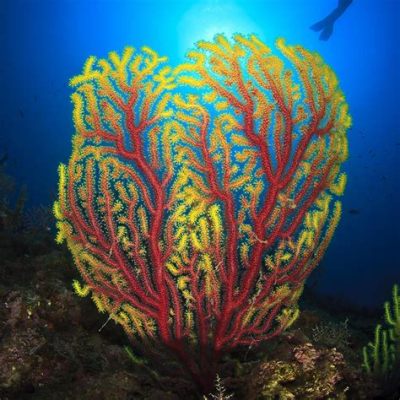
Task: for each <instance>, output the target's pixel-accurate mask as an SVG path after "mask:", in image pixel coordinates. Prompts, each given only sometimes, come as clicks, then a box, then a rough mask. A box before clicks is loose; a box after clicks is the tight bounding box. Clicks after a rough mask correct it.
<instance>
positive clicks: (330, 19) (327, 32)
mask: <svg viewBox="0 0 400 400" xmlns="http://www.w3.org/2000/svg"><path fill="white" fill-rule="evenodd" d="M352 1H353V0H339V2H338V5H337V7H336V8H335V9H334V10H333V11H332V12H331V13H330V14H329V15H328V16H327V17H325V18H324V19H322V20H321V21H318V22H317V23H316V24H314V25H311V26H310V29H312V30H313V31H315V32H318V31H322V32H321V34H320V35H319V39H320V40H328V39H329V38H330V37H331V35H332V32H333V25H334V23H335V21H336V20H337V19H338V18H339V17H340V16H341V15H342V14H343V13H344V12H345V11H346V10H347V7H348V6H349V5H350V4H351V3H352Z"/></svg>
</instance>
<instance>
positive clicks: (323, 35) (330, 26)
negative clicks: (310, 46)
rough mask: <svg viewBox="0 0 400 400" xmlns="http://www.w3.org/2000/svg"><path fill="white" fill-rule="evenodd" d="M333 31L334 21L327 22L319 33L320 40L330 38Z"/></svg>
mask: <svg viewBox="0 0 400 400" xmlns="http://www.w3.org/2000/svg"><path fill="white" fill-rule="evenodd" d="M332 32H333V22H331V23H330V24H326V25H325V27H324V29H323V31H322V32H321V34H320V35H319V40H328V39H329V38H330V37H331V35H332Z"/></svg>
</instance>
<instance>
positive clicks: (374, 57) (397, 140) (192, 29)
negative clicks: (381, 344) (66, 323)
mask: <svg viewBox="0 0 400 400" xmlns="http://www.w3.org/2000/svg"><path fill="white" fill-rule="evenodd" d="M336 5H337V0H324V1H322V0H320V1H317V0H307V1H306V0H303V1H300V0H276V1H268V0H264V1H249V0H237V1H229V0H228V1H219V0H208V1H207V0H204V1H194V0H193V1H189V0H188V1H151V0H150V1H146V0H142V1H134V0H131V1H118V0H115V1H111V0H109V1H104V0H102V1H88V0H81V1H73V0H51V1H50V0H3V1H2V2H1V4H0V46H1V54H2V62H1V63H0V96H1V97H0V104H1V107H0V154H1V153H2V152H4V151H5V152H7V154H8V166H7V171H8V173H9V174H10V175H12V176H14V177H16V179H17V182H18V183H19V184H26V185H27V187H28V192H29V202H30V204H31V205H34V204H48V203H50V202H51V201H52V199H54V194H55V192H56V182H57V165H58V164H59V162H62V161H64V162H65V161H66V160H67V159H68V156H69V154H70V150H71V146H70V143H71V136H72V134H73V126H72V119H71V112H72V105H71V103H70V100H69V96H70V94H71V90H70V88H69V87H68V80H69V78H70V77H72V76H73V75H76V74H77V73H79V72H80V70H81V68H82V65H83V62H84V61H85V60H86V58H87V57H88V56H89V55H96V56H100V57H104V56H106V55H107V53H108V52H109V51H110V50H117V51H121V50H122V49H123V47H124V46H126V45H132V46H134V47H137V48H138V47H141V46H143V45H148V46H150V47H152V48H154V49H155V50H156V51H158V52H159V53H160V54H165V55H168V56H169V59H170V62H171V64H172V65H176V64H177V63H179V62H181V61H182V60H183V57H184V53H185V52H186V50H187V49H188V48H190V47H191V46H192V44H193V43H194V42H195V41H196V40H198V39H211V38H212V37H213V36H214V35H215V34H216V33H219V32H223V33H225V34H226V35H228V36H229V35H231V34H233V33H235V32H240V33H244V34H246V33H256V34H258V35H259V36H260V37H261V39H262V40H264V41H265V42H266V43H268V44H272V43H273V42H274V40H275V39H276V38H277V37H284V38H286V40H287V43H289V44H301V45H303V46H304V47H306V48H308V49H311V50H315V51H317V52H319V53H320V54H321V55H322V57H323V58H324V60H325V61H326V62H327V63H328V64H329V65H331V66H332V68H333V69H334V70H335V72H336V73H337V75H338V77H339V79H340V84H341V87H342V89H343V91H344V93H345V94H346V98H347V101H348V103H349V105H350V112H351V114H352V117H353V127H352V128H351V130H350V131H349V133H348V136H349V143H350V158H349V160H348V161H347V162H346V164H345V166H344V170H345V171H346V172H347V173H348V178H349V179H348V185H347V189H346V193H345V196H344V198H343V205H344V212H343V217H342V220H341V222H340V225H339V227H338V229H337V231H336V234H335V237H334V239H333V241H332V243H331V245H330V247H329V250H328V252H327V254H326V255H325V257H324V259H323V261H322V264H321V265H320V267H319V268H318V269H317V270H316V273H315V274H314V276H313V277H312V279H313V280H314V281H315V282H316V288H317V290H318V291H320V292H321V293H324V294H330V295H332V296H334V297H335V298H338V299H341V300H343V301H349V302H350V303H353V304H357V305H361V306H379V305H380V304H381V303H382V302H383V301H384V300H385V299H386V298H388V297H389V296H390V288H391V287H392V285H393V284H394V283H395V282H400V255H399V254H400V253H399V251H398V249H399V247H400V233H399V232H400V229H399V227H400V211H399V204H400V189H399V184H400V179H399V178H400V176H399V175H400V172H399V170H400V169H399V152H400V118H399V108H398V107H399V106H398V104H399V100H398V95H399V93H400V87H399V74H400V68H399V67H400V66H399V50H398V49H399V39H400V38H399V36H400V35H399V28H398V26H399V12H400V11H399V9H400V2H399V1H388V0H381V1H376V0H354V1H353V3H352V4H351V5H350V6H349V7H348V9H347V10H346V11H345V13H344V14H343V15H342V16H341V17H340V19H339V20H338V21H337V22H336V24H335V27H334V32H333V34H332V37H331V38H330V39H329V40H328V41H321V40H319V39H318V34H317V33H315V32H313V31H312V30H310V29H309V27H310V25H312V24H313V23H315V22H317V21H318V20H320V19H321V18H323V17H324V16H326V15H327V14H329V13H330V12H331V11H332V10H333V9H334V8H335V7H336Z"/></svg>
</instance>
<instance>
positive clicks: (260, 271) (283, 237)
mask: <svg viewBox="0 0 400 400" xmlns="http://www.w3.org/2000/svg"><path fill="white" fill-rule="evenodd" d="M187 57H188V61H187V62H186V63H184V64H182V65H180V66H178V67H177V68H175V69H172V68H171V67H169V66H168V65H167V64H166V61H167V59H166V57H160V56H159V55H158V54H157V53H155V52H154V51H153V50H151V49H149V48H147V47H144V48H142V50H141V51H135V50H134V49H133V48H126V49H125V50H124V52H123V54H122V55H121V56H119V55H118V54H117V53H115V52H111V53H110V54H109V57H108V59H100V60H97V59H96V58H95V57H90V58H89V59H88V60H87V61H86V63H85V66H84V69H83V72H82V74H81V75H78V76H76V77H74V78H72V79H71V82H70V83H71V86H72V87H73V88H75V92H74V93H73V95H72V101H73V103H74V111H73V120H74V125H75V129H76V133H75V136H74V138H73V150H72V155H71V158H70V160H69V163H68V165H63V164H61V165H60V167H59V176H60V180H59V199H58V201H57V202H56V203H55V205H54V213H55V216H56V218H57V220H58V229H59V233H58V236H57V241H58V242H59V243H62V242H63V241H64V240H66V242H67V245H68V247H69V249H70V251H71V252H72V254H73V257H74V260H75V263H76V266H77V268H78V269H79V271H80V273H81V275H82V278H83V281H84V283H83V284H81V283H79V282H78V281H74V288H75V291H76V292H77V294H78V295H81V296H86V295H90V296H91V297H92V299H93V301H94V302H95V304H96V305H97V307H98V309H99V311H100V312H106V313H108V314H109V316H110V318H111V319H113V320H114V321H116V322H117V323H119V324H121V325H122V326H123V328H124V329H125V331H126V332H127V333H128V335H129V337H130V338H131V339H132V341H134V342H135V343H136V344H139V345H140V348H141V349H142V350H143V349H144V350H143V351H145V352H147V353H148V354H151V353H152V352H153V353H155V355H156V357H158V356H159V354H160V353H159V352H158V351H159V347H158V346H159V345H160V344H161V345H162V346H164V348H165V350H167V349H169V350H170V351H171V352H172V353H173V354H175V355H176V356H177V357H178V359H179V360H180V361H181V363H182V364H183V365H184V366H185V367H186V369H187V370H188V371H189V372H190V374H191V375H192V377H193V378H194V379H195V380H196V382H197V383H198V384H199V385H200V386H201V387H202V388H203V389H204V390H206V389H207V390H208V389H209V388H210V387H211V386H212V382H213V381H214V379H215V372H216V365H217V362H218V360H219V359H220V357H221V355H222V354H223V353H224V352H228V351H229V350H231V349H234V348H235V347H237V346H241V345H244V346H250V347H254V346H256V345H257V344H258V343H260V342H262V341H265V340H268V339H270V338H272V337H274V336H276V335H279V334H280V333H281V332H282V331H283V330H285V329H286V328H288V327H289V326H290V325H291V324H292V323H293V322H294V321H295V320H296V318H297V316H298V313H299V311H298V307H297V300H298V298H299V296H300V294H301V291H302V288H303V284H304V282H305V280H306V278H307V277H308V275H309V274H310V273H311V271H312V270H313V269H314V268H315V266H316V265H317V264H318V263H319V261H320V260H321V257H322V256H323V254H324V252H325V250H326V248H327V246H328V244H329V242H330V240H331V238H332V236H333V234H334V231H335V228H336V226H337V223H338V221H339V218H340V214H341V203H340V201H339V200H337V199H335V197H336V196H340V195H342V194H343V191H344V188H345V183H346V175H345V174H344V173H343V172H341V171H340V168H341V164H342V163H343V162H344V161H345V160H346V158H347V154H348V150H347V139H346V130H347V129H348V128H349V126H350V124H351V119H350V117H349V115H348V107H347V104H346V102H345V99H344V96H343V93H342V92H341V90H340V89H339V87H338V81H337V78H336V76H335V74H334V73H333V71H332V70H331V69H330V68H329V67H328V66H327V65H326V64H325V63H324V62H323V61H322V59H321V58H320V57H319V56H318V55H317V54H315V53H311V52H308V51H306V50H305V49H304V48H302V47H300V46H288V45H286V44H285V43H284V42H283V40H278V41H277V44H276V50H272V49H271V48H269V47H268V46H266V45H265V44H264V43H262V42H261V41H260V40H259V39H258V38H257V37H256V36H249V37H244V36H241V35H236V36H235V37H234V40H233V41H229V40H227V39H226V38H225V37H224V36H223V35H218V36H216V38H215V40H214V42H205V41H202V42H199V43H197V48H196V49H195V50H193V51H191V52H189V53H188V55H187ZM156 348H157V350H156Z"/></svg>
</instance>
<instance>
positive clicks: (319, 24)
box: [310, 18, 326, 32]
mask: <svg viewBox="0 0 400 400" xmlns="http://www.w3.org/2000/svg"><path fill="white" fill-rule="evenodd" d="M325 26H326V18H324V19H322V20H321V21H318V22H317V23H316V24H314V25H311V26H310V29H312V30H313V31H315V32H318V31H322V29H324V28H325Z"/></svg>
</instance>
